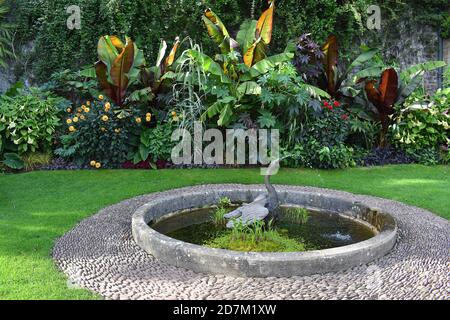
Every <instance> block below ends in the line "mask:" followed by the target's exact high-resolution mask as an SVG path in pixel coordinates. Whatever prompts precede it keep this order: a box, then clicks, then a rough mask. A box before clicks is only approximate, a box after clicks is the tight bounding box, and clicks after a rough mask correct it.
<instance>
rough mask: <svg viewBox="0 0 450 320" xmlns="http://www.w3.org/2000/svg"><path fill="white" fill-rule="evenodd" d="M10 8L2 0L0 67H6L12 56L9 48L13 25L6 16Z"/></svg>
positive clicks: (0, 11)
mask: <svg viewBox="0 0 450 320" xmlns="http://www.w3.org/2000/svg"><path fill="white" fill-rule="evenodd" d="M8 11H9V8H8V6H7V5H6V2H5V0H0V67H5V66H6V62H5V59H6V58H7V57H8V56H9V55H11V51H9V46H10V42H11V34H10V32H9V31H10V29H11V25H10V24H9V23H8V22H7V21H6V14H7V13H8Z"/></svg>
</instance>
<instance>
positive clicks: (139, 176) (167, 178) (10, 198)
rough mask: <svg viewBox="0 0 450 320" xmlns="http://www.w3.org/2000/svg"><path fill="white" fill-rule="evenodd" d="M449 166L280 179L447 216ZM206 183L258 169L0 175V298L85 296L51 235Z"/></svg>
mask: <svg viewBox="0 0 450 320" xmlns="http://www.w3.org/2000/svg"><path fill="white" fill-rule="evenodd" d="M449 173H450V172H449V168H448V167H447V166H436V167H424V166H418V165H408V166H389V167H382V168H381V167H380V168H357V169H348V170H338V171H319V170H296V169H284V170H282V171H281V172H280V173H279V175H277V176H276V177H274V178H273V182H275V183H280V184H293V185H308V186H319V187H325V188H333V189H340V190H346V191H351V192H354V193H359V194H367V195H375V196H380V197H384V198H389V199H395V200H399V201H403V202H405V203H409V204H412V205H416V206H419V207H422V208H426V209H429V210H430V211H433V212H435V213H436V214H438V215H440V216H443V217H445V218H447V219H450V195H449V192H450V191H449V190H450V174H449ZM204 183H261V176H260V175H259V171H258V170H256V169H248V170H238V169H236V170H165V171H121V170H120V171H108V170H105V171H61V172H44V171H42V172H32V173H27V174H19V175H0V299H90V298H98V297H96V296H95V295H92V294H91V293H89V292H87V291H84V290H73V289H68V288H67V286H66V280H65V277H64V276H63V275H62V274H61V273H59V272H58V271H57V270H56V268H55V266H54V265H53V262H52V260H51V258H50V251H51V248H52V246H53V243H54V241H55V239H56V238H58V237H59V236H61V235H63V234H64V233H65V232H67V231H68V230H70V229H71V228H72V227H74V226H75V225H76V223H77V222H79V221H81V220H82V219H83V218H86V217H88V216H90V215H92V214H94V213H95V212H96V211H98V210H99V209H101V208H103V207H105V206H107V205H110V204H114V203H117V202H119V201H121V200H124V199H127V198H131V197H134V196H137V195H142V194H146V193H151V192H155V191H161V190H167V189H171V188H177V187H182V186H188V185H194V184H204Z"/></svg>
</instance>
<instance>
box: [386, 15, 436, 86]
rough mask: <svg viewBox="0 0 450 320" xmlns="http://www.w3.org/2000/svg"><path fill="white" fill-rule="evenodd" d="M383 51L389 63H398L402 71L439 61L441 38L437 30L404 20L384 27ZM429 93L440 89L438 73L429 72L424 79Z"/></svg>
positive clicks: (410, 20)
mask: <svg viewBox="0 0 450 320" xmlns="http://www.w3.org/2000/svg"><path fill="white" fill-rule="evenodd" d="M380 32H381V33H383V36H382V43H383V45H382V48H383V49H382V50H383V52H384V56H385V58H386V59H387V60H389V61H397V62H398V63H399V64H400V69H401V70H404V69H406V68H408V67H409V66H412V65H414V64H417V63H422V62H426V61H430V60H438V56H439V55H438V53H439V36H438V32H437V31H436V30H435V28H432V27H430V26H425V25H420V24H417V23H415V22H412V19H403V20H402V21H396V22H394V23H389V24H388V25H384V26H383V29H382V30H381V31H380ZM424 86H425V89H426V91H427V92H433V91H435V90H437V89H438V86H439V81H438V71H434V72H429V73H427V74H426V75H425V77H424Z"/></svg>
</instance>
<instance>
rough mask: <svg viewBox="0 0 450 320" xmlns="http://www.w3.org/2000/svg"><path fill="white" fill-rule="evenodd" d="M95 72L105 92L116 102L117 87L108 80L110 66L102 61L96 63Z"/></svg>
mask: <svg viewBox="0 0 450 320" xmlns="http://www.w3.org/2000/svg"><path fill="white" fill-rule="evenodd" d="M95 73H96V75H97V80H98V82H99V84H100V87H102V89H103V92H104V93H105V94H106V95H107V96H108V97H110V98H111V99H112V100H113V101H114V102H117V101H118V97H117V94H116V88H115V87H114V86H113V85H112V84H111V83H110V82H109V80H108V67H107V65H106V64H104V63H103V62H102V61H98V62H96V63H95Z"/></svg>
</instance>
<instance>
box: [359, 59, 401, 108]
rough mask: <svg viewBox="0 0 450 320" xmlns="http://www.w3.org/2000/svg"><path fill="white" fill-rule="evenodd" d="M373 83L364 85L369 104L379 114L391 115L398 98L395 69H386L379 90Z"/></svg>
mask: <svg viewBox="0 0 450 320" xmlns="http://www.w3.org/2000/svg"><path fill="white" fill-rule="evenodd" d="M375 83H376V82H375V81H373V80H372V81H368V82H367V83H366V87H365V89H366V94H367V98H368V99H369V101H370V102H372V103H373V104H374V105H375V107H376V108H377V109H378V111H379V112H380V114H392V113H393V111H394V109H393V105H394V104H395V102H396V100H397V97H398V75H397V71H395V69H392V68H391V69H387V70H385V71H384V72H383V73H382V75H381V81H380V86H379V88H376V87H375Z"/></svg>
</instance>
